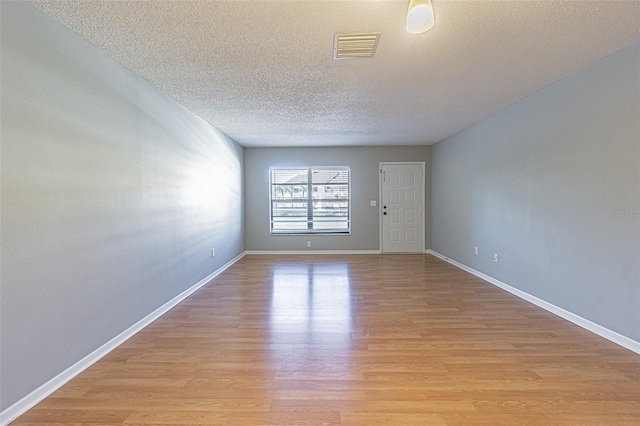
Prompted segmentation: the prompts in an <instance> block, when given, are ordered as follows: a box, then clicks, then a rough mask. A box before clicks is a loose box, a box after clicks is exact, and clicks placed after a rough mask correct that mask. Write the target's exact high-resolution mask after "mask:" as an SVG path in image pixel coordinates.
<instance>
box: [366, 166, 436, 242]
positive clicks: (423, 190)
mask: <svg viewBox="0 0 640 426" xmlns="http://www.w3.org/2000/svg"><path fill="white" fill-rule="evenodd" d="M405 165H406V166H409V165H411V166H421V168H422V193H421V194H420V198H421V199H422V215H421V216H422V233H421V236H420V238H421V239H422V244H421V246H422V247H421V253H424V252H425V248H424V247H425V237H424V234H425V232H426V229H425V226H426V223H425V222H426V213H427V212H426V211H425V209H426V207H425V202H426V200H425V193H426V186H425V184H426V162H425V161H380V162H379V163H378V200H379V202H378V223H379V229H378V237H379V246H380V253H382V254H384V248H383V246H382V239H383V232H384V230H383V229H382V228H383V223H382V222H383V221H382V210H383V209H382V201H383V194H382V166H405Z"/></svg>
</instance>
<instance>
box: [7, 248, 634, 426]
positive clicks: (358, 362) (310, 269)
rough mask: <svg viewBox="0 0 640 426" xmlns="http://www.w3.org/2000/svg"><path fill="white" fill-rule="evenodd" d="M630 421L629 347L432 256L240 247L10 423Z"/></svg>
mask: <svg viewBox="0 0 640 426" xmlns="http://www.w3.org/2000/svg"><path fill="white" fill-rule="evenodd" d="M29 423H34V424H35V423H51V424H54V423H55V424H96V423H99V424H121V423H124V424H129V425H133V424H139V425H142V424H180V425H187V424H194V425H195V424H199V425H202V424H211V425H213V424H235V425H267V424H278V425H284V424H290V425H304V424H312V425H320V424H335V425H340V424H345V425H377V424H397V425H411V424H419V425H534V424H535V425H538V424H539V425H545V426H546V425H635V426H637V425H640V356H639V355H637V354H634V353H632V352H630V351H628V350H626V349H623V348H621V347H619V346H617V345H615V344H613V343H611V342H608V341H606V340H605V339H602V338H600V337H598V336H596V335H594V334H591V333H589V332H587V331H585V330H583V329H581V328H579V327H577V326H575V325H573V324H571V323H569V322H567V321H565V320H562V319H560V318H558V317H556V316H554V315H552V314H550V313H547V312H546V311H543V310H541V309H540V308H537V307H535V306H533V305H530V304H529V303H527V302H524V301H522V300H520V299H518V298H516V297H515V296H512V295H510V294H508V293H506V292H504V291H502V290H500V289H498V288H496V287H494V286H492V285H490V284H487V283H485V282H483V281H482V280H480V279H478V278H475V277H473V276H471V275H469V274H467V273H465V272H462V271H460V270H458V269H456V268H454V267H452V266H450V265H448V264H446V263H444V262H442V261H440V260H438V259H436V258H434V257H432V256H428V255H425V256H422V255H413V256H409V255H394V256H391V255H351V256H342V257H339V256H298V257H292V256H247V257H245V258H244V259H242V260H241V261H240V262H238V263H237V264H235V265H234V266H233V267H231V268H230V269H229V270H228V271H226V272H225V273H223V274H222V275H220V276H219V277H218V278H216V279H215V280H214V281H212V282H211V283H210V284H208V285H207V286H205V287H203V289H201V290H200V291H198V292H197V293H196V294H194V295H193V296H192V297H191V298H189V299H187V300H186V301H184V302H183V303H182V304H180V305H179V306H178V307H176V308H174V309H173V310H172V311H170V312H169V313H168V314H167V315H165V316H163V317H162V318H160V319H159V320H158V321H156V322H155V323H153V324H152V325H150V326H149V327H147V328H146V329H144V330H143V331H141V332H140V333H139V334H137V335H136V336H134V337H133V338H132V339H130V340H129V341H127V342H126V343H125V344H123V345H122V346H120V347H119V348H118V349H116V350H115V351H113V352H112V353H110V354H109V355H107V356H106V357H105V358H103V359H102V360H101V361H99V362H98V363H96V364H95V365H94V366H92V367H91V368H90V369H88V370H87V371H85V372H84V373H82V374H81V375H79V376H78V377H77V378H75V379H74V380H72V381H71V382H69V383H68V384H67V385H66V386H64V387H63V388H61V389H60V390H59V391H57V392H56V393H54V394H53V395H52V396H50V397H49V398H47V399H46V400H44V401H43V402H42V403H40V404H39V405H37V406H36V407H35V408H33V409H32V410H30V411H29V412H27V413H26V414H25V415H23V416H22V417H21V418H20V419H18V420H17V421H16V422H15V423H14V424H15V425H23V424H29Z"/></svg>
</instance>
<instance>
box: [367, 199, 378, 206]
mask: <svg viewBox="0 0 640 426" xmlns="http://www.w3.org/2000/svg"><path fill="white" fill-rule="evenodd" d="M369 205H370V206H371V207H375V206H377V205H378V201H377V200H371V201H369Z"/></svg>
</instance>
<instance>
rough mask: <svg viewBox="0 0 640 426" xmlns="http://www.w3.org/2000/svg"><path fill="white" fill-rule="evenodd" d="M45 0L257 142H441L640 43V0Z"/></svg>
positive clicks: (219, 122)
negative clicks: (337, 43) (347, 36)
mask: <svg viewBox="0 0 640 426" xmlns="http://www.w3.org/2000/svg"><path fill="white" fill-rule="evenodd" d="M33 2H34V3H35V4H36V5H37V6H38V7H40V8H41V9H42V10H44V11H45V12H46V13H48V14H49V15H51V16H53V17H54V18H56V19H57V20H59V21H60V22H62V23H64V24H66V25H67V26H69V27H70V28H72V29H73V30H75V31H76V32H77V33H79V34H80V35H81V36H82V37H84V38H85V39H87V40H89V41H90V42H91V43H93V44H94V45H96V46H98V47H99V48H101V49H103V50H105V51H106V52H107V53H108V54H110V55H111V56H112V57H114V58H115V59H116V60H118V61H119V62H121V63H122V64H124V65H125V66H127V67H128V68H130V69H131V70H133V71H134V72H135V73H137V74H138V75H140V76H142V77H143V78H145V79H146V80H148V81H150V82H151V83H152V84H154V85H155V86H156V87H158V88H159V89H160V90H161V91H163V92H165V93H166V94H168V95H169V96H171V97H172V98H174V99H176V100H177V101H178V102H180V103H182V104H183V105H184V106H186V107H187V108H188V109H190V110H191V111H193V112H195V113H196V114H198V115H200V116H201V117H203V118H204V119H206V120H207V121H208V122H210V123H211V124H212V125H213V126H215V127H217V128H218V129H220V130H222V131H223V132H225V133H226V134H228V135H229V136H231V137H232V138H233V139H234V140H236V141H237V142H239V143H240V144H242V145H244V146H337V145H413V144H432V143H435V142H438V141H439V140H441V139H443V138H445V137H447V136H449V135H452V134H454V133H456V132H458V131H460V130H462V129H464V128H465V127H467V126H469V125H470V124H472V123H474V122H476V121H478V120H480V119H482V118H484V117H486V116H488V115H490V114H492V113H493V112H495V111H497V110H498V109H500V108H503V107H505V106H507V105H509V104H512V103H514V102H516V101H518V100H520V99H522V98H524V97H526V96H528V95H530V94H531V93H533V92H535V91H537V90H539V89H541V88H543V87H545V86H547V85H549V84H550V83H552V82H554V81H557V80H559V79H560V78H562V77H564V76H566V75H568V74H571V73H573V72H575V71H577V70H579V69H580V68H582V67H584V66H586V65H588V64H590V63H592V62H595V61H597V60H599V59H601V58H602V57H604V56H606V55H608V54H610V53H613V52H614V51H616V50H618V49H621V48H623V47H625V46H627V45H629V44H631V43H633V42H634V41H636V40H638V39H640V2H639V1H637V0H634V1H606V0H601V1H461V0H457V1H452V0H448V1H447V0H442V1H438V0H433V6H434V10H435V16H436V24H435V26H434V28H433V29H432V30H430V31H428V32H427V33H424V34H421V35H410V34H408V33H407V32H406V31H405V17H406V11H407V6H408V3H409V1H408V0H406V1H383V0H379V1H321V0H306V1H303V0H298V1H261V0H255V1H229V0H227V1H142V0H136V1H85V0H64V1H61V0H55V1H51V0H33ZM342 32H381V33H382V36H381V39H380V42H379V44H378V47H377V51H376V54H375V57H374V58H373V59H358V60H333V58H332V57H333V36H334V34H335V33H342Z"/></svg>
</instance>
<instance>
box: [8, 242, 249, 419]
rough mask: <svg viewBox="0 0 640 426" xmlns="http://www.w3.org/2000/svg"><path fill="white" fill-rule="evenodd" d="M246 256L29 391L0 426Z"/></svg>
mask: <svg viewBox="0 0 640 426" xmlns="http://www.w3.org/2000/svg"><path fill="white" fill-rule="evenodd" d="M245 253H246V252H242V253H240V254H239V255H238V256H236V257H234V258H233V259H231V260H230V261H229V262H227V263H226V264H224V265H223V266H221V267H220V268H218V269H217V270H215V271H214V272H213V273H211V274H210V275H208V276H207V277H205V278H203V279H202V280H200V281H199V282H197V283H196V284H194V285H193V286H191V287H190V288H188V289H187V290H185V291H183V292H182V293H180V294H179V295H177V296H176V297H174V298H173V299H171V300H169V301H168V302H167V303H165V304H164V305H162V306H160V307H159V308H158V309H156V310H155V311H153V312H152V313H150V314H149V315H147V316H146V317H144V318H142V319H141V320H140V321H138V322H137V323H135V324H134V325H132V326H131V327H129V328H128V329H126V330H125V331H123V332H122V333H120V334H119V335H117V336H116V337H114V338H113V339H111V340H109V341H108V342H107V343H105V344H104V345H102V346H100V347H99V348H98V349H96V350H95V351H93V352H91V353H90V354H89V355H87V356H85V357H84V358H82V359H81V360H80V361H78V362H76V363H75V364H73V365H72V366H71V367H69V368H67V369H66V370H64V371H63V372H62V373H60V374H58V375H57V376H55V377H54V378H53V379H51V380H49V381H48V382H46V383H45V384H43V385H42V386H40V387H39V388H37V389H36V390H34V391H33V392H31V393H30V394H29V395H27V396H25V397H24V398H22V399H21V400H19V401H18V402H16V403H15V404H13V405H12V406H10V407H9V408H7V409H6V410H4V411H2V412H0V425H2V426H5V425H8V424H9V423H11V422H12V421H14V420H16V419H17V418H18V417H20V416H21V415H23V414H24V413H25V412H27V411H28V410H29V409H31V408H32V407H33V406H35V405H36V404H37V403H39V402H40V401H42V400H43V399H45V398H46V397H47V396H49V395H51V394H52V393H53V392H55V391H56V390H58V389H59V388H60V387H62V386H63V385H64V384H65V383H67V382H68V381H70V380H71V379H73V378H74V377H76V376H77V375H78V374H80V373H82V372H83V371H84V370H86V369H87V368H89V367H90V366H91V365H93V364H94V363H96V362H97V361H98V360H100V359H101V358H102V357H104V356H105V355H107V354H108V353H109V352H111V351H112V350H114V349H115V348H117V347H118V346H120V345H121V344H122V343H124V342H125V341H127V340H128V339H129V338H131V337H132V336H133V335H135V334H136V333H138V332H139V331H140V330H142V329H143V328H145V327H146V326H148V325H149V324H151V323H152V322H153V321H155V320H157V319H158V318H160V317H161V316H162V315H164V314H165V313H166V312H168V311H169V310H170V309H172V308H173V307H175V306H176V305H177V304H179V303H180V302H182V301H183V300H184V299H186V298H187V297H189V296H190V295H191V294H192V293H194V292H195V291H197V290H198V289H200V287H202V286H203V285H205V284H206V283H208V282H209V281H211V280H212V279H214V278H215V277H217V276H218V275H220V274H221V273H222V272H224V271H225V270H226V269H227V268H229V267H230V266H231V265H233V264H234V263H236V262H237V261H238V260H240V259H242V258H243V257H244V255H245Z"/></svg>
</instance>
